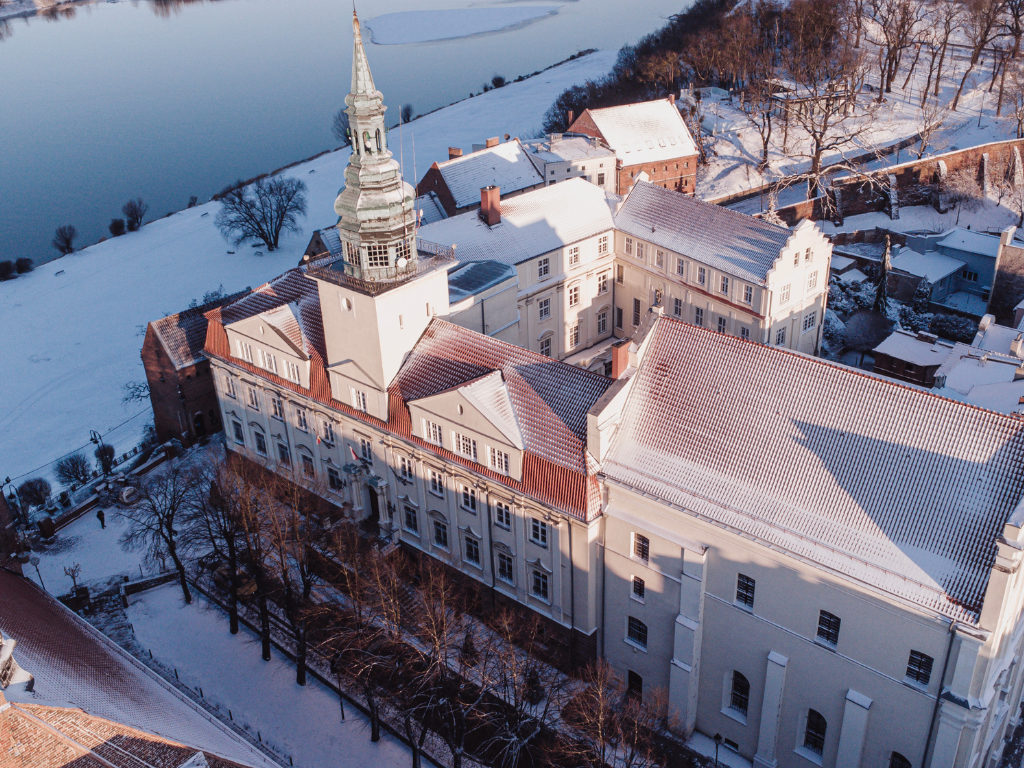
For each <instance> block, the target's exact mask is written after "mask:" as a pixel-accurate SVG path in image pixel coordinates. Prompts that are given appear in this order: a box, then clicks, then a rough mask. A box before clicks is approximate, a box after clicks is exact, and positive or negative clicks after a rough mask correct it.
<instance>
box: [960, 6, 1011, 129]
mask: <svg viewBox="0 0 1024 768" xmlns="http://www.w3.org/2000/svg"><path fill="white" fill-rule="evenodd" d="M1005 7H1006V0H964V3H963V9H964V10H963V15H962V17H961V23H962V27H961V31H962V32H963V34H964V36H965V37H966V38H967V41H968V45H969V47H970V50H971V58H970V61H969V62H968V64H967V68H966V69H965V70H964V75H963V77H962V78H960V85H958V86H957V89H956V95H955V96H953V103H952V104H951V105H950V108H951V109H952V110H953V111H954V112H955V111H956V108H957V106H959V104H960V96H961V95H962V94H963V91H964V86H965V85H966V84H967V78H968V77H970V76H971V73H972V72H973V71H974V68H975V67H976V66H977V65H978V62H979V61H980V60H981V54H982V53H983V52H984V50H985V48H986V47H987V46H988V45H989V43H991V42H992V40H993V39H994V38H995V37H996V35H998V34H999V21H1000V19H1001V18H1002V15H1003V10H1004V9H1005Z"/></svg>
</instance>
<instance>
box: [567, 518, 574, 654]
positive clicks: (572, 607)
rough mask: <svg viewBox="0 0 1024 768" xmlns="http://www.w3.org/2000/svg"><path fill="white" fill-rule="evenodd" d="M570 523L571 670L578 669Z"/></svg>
mask: <svg viewBox="0 0 1024 768" xmlns="http://www.w3.org/2000/svg"><path fill="white" fill-rule="evenodd" d="M568 523H569V669H576V561H575V560H574V559H573V556H572V520H569V521H568Z"/></svg>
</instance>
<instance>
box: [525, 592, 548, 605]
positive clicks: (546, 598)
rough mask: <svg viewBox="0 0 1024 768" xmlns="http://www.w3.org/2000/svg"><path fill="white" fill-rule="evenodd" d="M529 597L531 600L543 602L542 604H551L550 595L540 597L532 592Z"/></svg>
mask: <svg viewBox="0 0 1024 768" xmlns="http://www.w3.org/2000/svg"><path fill="white" fill-rule="evenodd" d="M530 597H531V598H532V599H533V600H536V601H537V602H538V603H544V605H551V598H550V597H542V596H540V595H535V594H534V593H533V592H531V593H530Z"/></svg>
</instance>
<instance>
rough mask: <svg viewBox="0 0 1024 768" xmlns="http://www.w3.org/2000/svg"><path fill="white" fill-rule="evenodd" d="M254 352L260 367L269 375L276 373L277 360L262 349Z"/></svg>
mask: <svg viewBox="0 0 1024 768" xmlns="http://www.w3.org/2000/svg"><path fill="white" fill-rule="evenodd" d="M256 351H257V354H258V355H259V360H260V367H261V368H265V369H266V370H268V371H270V372H271V373H277V358H276V357H274V356H273V355H272V354H270V353H269V352H264V351H263V350H262V349H259V350H256Z"/></svg>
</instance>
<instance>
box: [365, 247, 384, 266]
mask: <svg viewBox="0 0 1024 768" xmlns="http://www.w3.org/2000/svg"><path fill="white" fill-rule="evenodd" d="M366 266H368V267H386V266H388V247H387V246H386V245H369V246H367V247H366Z"/></svg>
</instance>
